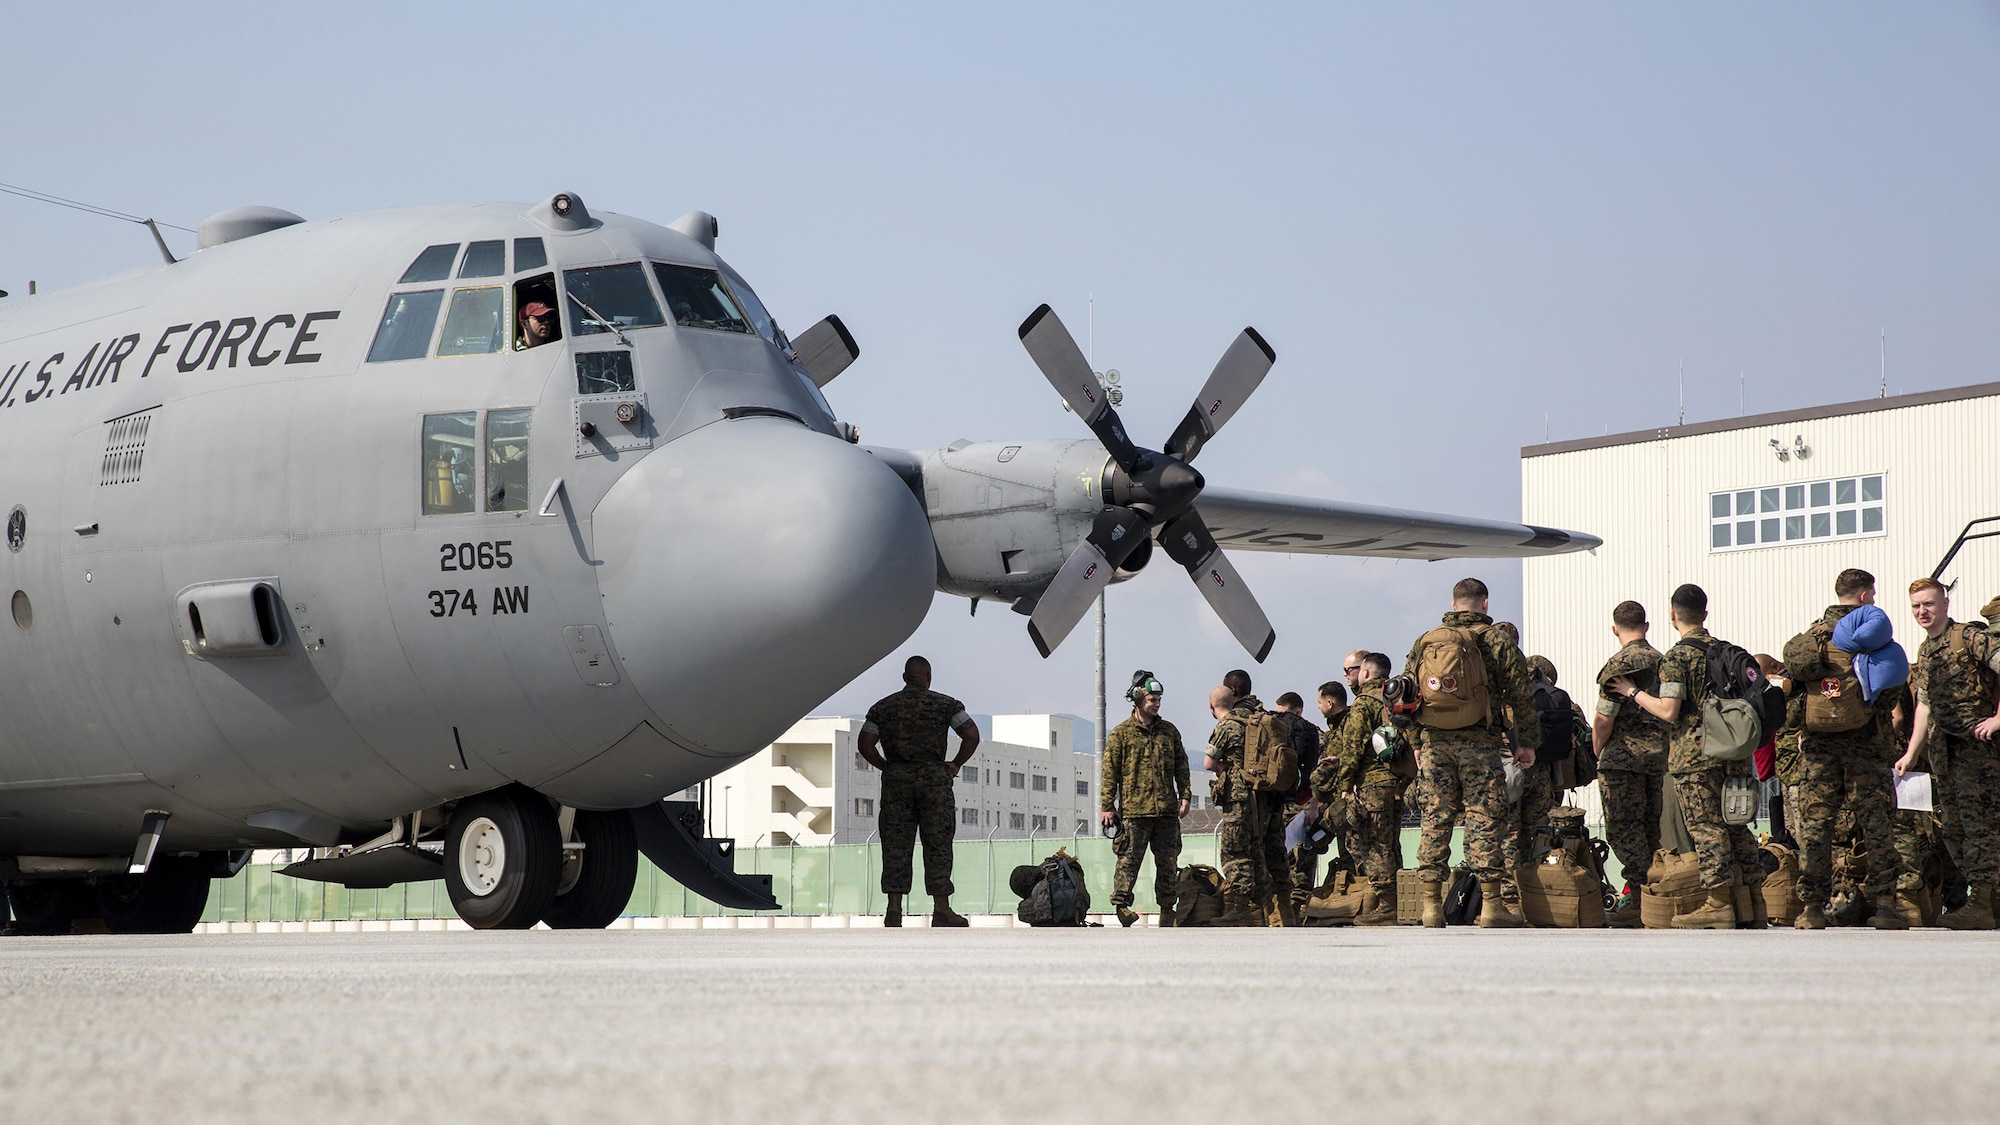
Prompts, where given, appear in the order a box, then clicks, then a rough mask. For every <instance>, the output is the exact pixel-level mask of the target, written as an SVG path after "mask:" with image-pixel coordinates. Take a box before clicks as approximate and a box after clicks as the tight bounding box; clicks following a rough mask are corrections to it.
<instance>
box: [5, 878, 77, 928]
mask: <svg viewBox="0 0 2000 1125" xmlns="http://www.w3.org/2000/svg"><path fill="white" fill-rule="evenodd" d="M85 893H86V892H85V889H84V885H83V881H82V880H81V879H34V880H27V881H24V882H19V883H13V884H10V885H9V886H8V888H7V899H8V902H9V904H10V905H11V906H12V907H13V910H14V932H15V933H18V934H23V935H26V936H30V937H50V936H54V935H60V934H67V933H69V931H70V924H71V923H72V922H74V921H76V918H77V916H78V915H79V914H86V913H89V911H87V910H84V909H81V907H82V905H83V903H82V899H83V898H84V896H85Z"/></svg>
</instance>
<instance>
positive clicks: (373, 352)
mask: <svg viewBox="0 0 2000 1125" xmlns="http://www.w3.org/2000/svg"><path fill="white" fill-rule="evenodd" d="M411 268H412V269H414V268H415V267H414V266H413V267H411ZM443 307H444V290H442V289H419V290H417V291H416V292H414V293H392V294H390V295H389V303H388V305H387V306H385V307H384V308H383V309H382V323H381V324H380V325H379V326H378V327H377V328H376V329H375V343H374V345H373V346H372V347H370V348H369V349H368V362H370V363H387V362H390V361H392V360H399V359H422V358H424V354H425V353H426V352H428V351H430V350H431V329H433V328H436V327H437V320H438V310H439V309H440V308H443Z"/></svg>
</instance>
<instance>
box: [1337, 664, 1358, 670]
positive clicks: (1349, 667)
mask: <svg viewBox="0 0 2000 1125" xmlns="http://www.w3.org/2000/svg"><path fill="white" fill-rule="evenodd" d="M1340 670H1341V671H1343V672H1359V671H1361V665H1359V664H1343V665H1341V666H1340Z"/></svg>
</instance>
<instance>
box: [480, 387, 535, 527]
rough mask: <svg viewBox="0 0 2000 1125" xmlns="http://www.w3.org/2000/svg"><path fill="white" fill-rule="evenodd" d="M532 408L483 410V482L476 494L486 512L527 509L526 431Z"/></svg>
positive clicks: (532, 414) (532, 412)
mask: <svg viewBox="0 0 2000 1125" xmlns="http://www.w3.org/2000/svg"><path fill="white" fill-rule="evenodd" d="M534 417H535V411H534V408H533V407H529V406H510V407H505V408H502V409H499V410H489V411H487V412H486V433H485V446H486V481H485V486H484V487H483V488H482V489H481V492H480V495H482V496H484V497H485V498H486V510H487V511H489V512H525V511H527V510H528V493H529V488H530V484H531V482H530V478H529V453H530V450H529V442H528V432H529V430H530V429H531V428H532V425H533V423H534Z"/></svg>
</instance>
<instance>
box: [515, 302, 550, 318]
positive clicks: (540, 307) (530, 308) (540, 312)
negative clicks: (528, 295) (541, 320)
mask: <svg viewBox="0 0 2000 1125" xmlns="http://www.w3.org/2000/svg"><path fill="white" fill-rule="evenodd" d="M554 311H555V310H554V309H552V308H550V307H548V306H547V305H545V304H543V303H541V302H540V301H529V302H528V303H527V304H525V305H523V306H521V315H522V316H524V317H529V316H547V315H549V314H550V313H552V312H554Z"/></svg>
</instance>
